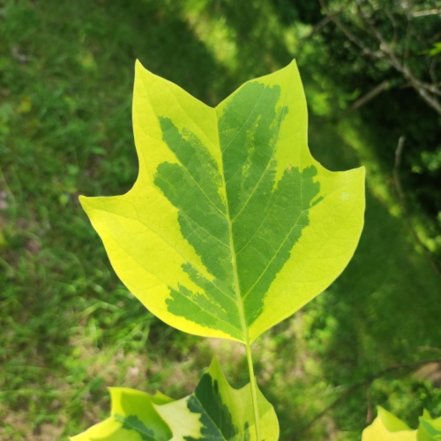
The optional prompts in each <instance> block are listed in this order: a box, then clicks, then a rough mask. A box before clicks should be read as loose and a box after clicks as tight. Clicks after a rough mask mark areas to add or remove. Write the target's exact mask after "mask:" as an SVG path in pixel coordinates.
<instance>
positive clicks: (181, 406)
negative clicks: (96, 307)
mask: <svg viewBox="0 0 441 441" xmlns="http://www.w3.org/2000/svg"><path fill="white" fill-rule="evenodd" d="M249 387H250V386H249V384H248V385H246V386H244V387H243V388H241V389H238V390H237V389H234V388H232V387H231V386H230V385H229V384H228V382H227V380H226V379H225V377H224V375H223V373H222V371H221V369H220V367H219V365H218V363H217V362H216V361H215V360H214V361H213V362H212V364H211V366H210V368H209V370H208V371H207V372H206V373H205V374H204V375H203V376H202V378H201V380H200V382H199V384H198V386H197V387H196V390H195V392H194V393H193V394H191V395H189V396H188V397H185V398H182V399H180V400H176V401H174V400H171V399H169V398H167V397H165V396H162V395H155V396H151V395H149V394H147V393H143V392H139V391H136V390H133V389H127V388H112V389H111V390H110V393H111V400H112V409H111V415H110V417H109V418H107V419H106V420H104V421H103V422H101V423H98V424H96V425H95V426H92V427H91V428H90V429H88V430H86V431H85V432H83V433H82V434H80V435H77V436H74V437H72V438H71V441H121V440H124V441H167V440H172V441H196V440H200V441H224V440H225V441H253V440H255V430H254V417H253V408H252V404H251V398H250V397H251V394H250V391H249ZM258 406H259V412H260V419H261V426H262V428H263V433H262V439H263V440H265V441H277V440H278V437H279V425H278V421H277V416H276V414H275V412H274V409H273V407H272V406H271V404H270V403H269V402H268V401H267V400H266V399H265V398H264V396H263V395H262V394H261V393H260V392H259V395H258Z"/></svg>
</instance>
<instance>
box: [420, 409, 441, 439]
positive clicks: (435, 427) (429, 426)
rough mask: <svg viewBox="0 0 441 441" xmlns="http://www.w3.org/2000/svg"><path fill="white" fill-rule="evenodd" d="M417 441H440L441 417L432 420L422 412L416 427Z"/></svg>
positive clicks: (426, 413)
mask: <svg viewBox="0 0 441 441" xmlns="http://www.w3.org/2000/svg"><path fill="white" fill-rule="evenodd" d="M418 441H441V417H439V418H432V416H431V415H430V414H429V412H427V411H424V414H423V416H422V417H420V425H419V427H418Z"/></svg>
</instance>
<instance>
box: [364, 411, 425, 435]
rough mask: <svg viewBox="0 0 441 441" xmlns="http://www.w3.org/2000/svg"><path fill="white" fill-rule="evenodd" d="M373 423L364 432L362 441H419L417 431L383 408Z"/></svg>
mask: <svg viewBox="0 0 441 441" xmlns="http://www.w3.org/2000/svg"><path fill="white" fill-rule="evenodd" d="M377 412H378V415H377V417H376V418H375V420H374V421H373V423H372V424H371V425H370V426H368V427H366V429H364V431H363V435H362V438H361V439H362V441H417V439H418V438H417V431H416V430H411V429H410V428H409V426H407V424H405V423H404V422H403V421H401V420H400V419H398V418H397V417H396V416H395V415H393V414H391V413H390V412H388V411H387V410H385V409H383V408H382V407H378V408H377Z"/></svg>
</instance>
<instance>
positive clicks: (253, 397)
mask: <svg viewBox="0 0 441 441" xmlns="http://www.w3.org/2000/svg"><path fill="white" fill-rule="evenodd" d="M245 350H246V354H247V365H248V375H249V377H250V386H251V401H252V403H253V409H254V427H255V430H256V441H261V438H260V417H259V407H258V402H257V383H256V376H255V375H254V366H253V357H252V353H251V344H250V343H246V344H245Z"/></svg>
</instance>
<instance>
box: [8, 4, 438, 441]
mask: <svg viewBox="0 0 441 441" xmlns="http://www.w3.org/2000/svg"><path fill="white" fill-rule="evenodd" d="M136 58H139V59H140V60H141V61H142V63H143V64H144V65H145V66H146V67H147V68H148V69H150V70H151V71H153V72H155V73H157V74H159V75H161V76H164V77H166V78H167V79H170V80H172V81H174V82H176V83H177V84H179V85H180V86H182V87H184V88H185V89H186V90H188V91H189V92H191V93H192V94H193V95H195V96H196V97H198V98H199V99H201V100H203V101H205V102H207V103H209V104H211V105H215V104H216V103H218V102H219V101H220V100H222V99H223V98H224V97H225V96H226V95H228V94H229V93H231V92H232V91H233V90H234V89H235V88H236V87H238V86H239V85H240V84H241V83H242V82H243V81H245V80H247V79H250V78H252V77H255V76H258V75H262V74H265V73H269V72H272V71H274V70H276V69H278V68H280V67H282V66H284V65H286V64H287V63H289V62H290V60H291V59H292V58H296V59H297V62H298V65H299V69H300V72H301V75H302V78H303V81H304V86H305V91H306V97H307V101H308V106H309V118H310V127H309V140H310V146H311V150H312V152H313V154H314V155H315V157H316V158H317V159H318V160H319V161H320V162H322V163H323V164H324V165H325V166H327V167H328V168H330V169H332V170H343V169H346V168H349V167H354V166H357V165H359V164H363V165H365V166H366V167H367V212H366V226H365V229H364V233H363V236H362V239H361V242H360V245H359V248H358V251H357V253H356V255H355V257H354V259H353V261H352V262H351V263H350V265H349V267H348V268H347V270H346V271H345V272H344V274H343V275H342V276H341V277H340V278H339V279H338V280H337V281H336V282H335V283H334V284H333V285H332V286H331V287H330V288H329V289H328V291H327V292H326V293H325V294H323V295H321V296H319V297H318V298H317V299H315V300H314V301H312V302H311V303H310V304H309V305H307V307H305V308H304V309H303V310H302V311H300V312H299V313H297V314H296V315H295V316H294V317H293V318H291V319H289V320H287V321H285V322H283V323H282V324H280V325H278V326H277V327H276V328H274V329H273V330H271V331H270V332H268V333H267V334H266V335H265V336H264V337H263V338H261V339H260V340H259V341H258V343H257V344H256V347H255V352H256V356H255V358H256V360H257V366H256V370H257V375H258V379H259V384H260V386H261V388H262V389H263V391H264V393H265V394H266V396H267V397H268V398H269V399H270V400H271V401H272V402H273V403H274V405H275V408H276V411H277V413H278V415H279V418H280V424H281V430H282V432H281V440H283V441H285V440H299V441H301V440H314V441H321V440H323V441H325V440H326V441H327V440H331V441H332V440H338V441H343V440H345V441H346V440H348V441H349V440H351V441H352V440H359V439H360V433H361V430H362V429H363V427H365V425H366V424H367V423H368V422H370V421H371V420H372V418H373V417H374V416H375V406H376V405H382V406H384V407H386V408H387V409H388V410H390V411H392V412H394V413H396V414H397V415H399V416H400V417H401V418H403V419H405V420H407V421H408V422H409V423H411V424H413V425H415V424H416V422H417V417H418V415H419V414H421V412H422V409H423V408H426V409H428V410H429V411H430V412H431V413H432V414H433V415H434V416H441V389H440V387H441V325H440V323H441V320H440V317H441V278H440V274H441V193H440V187H441V179H440V178H441V68H440V66H441V5H440V3H439V1H438V0H432V1H429V0H427V1H426V0H418V1H416V0H415V1H412V0H400V1H398V0H381V1H380V0H358V1H346V0H322V1H317V0H311V1H301V0H297V1H296V0H291V1H289V0H248V1H237V0H180V1H173V0H163V1H154V0H136V1H135V0H124V1H123V0H112V1H110V0H108V1H106V0H95V1H90V0H87V1H86V0H76V1H63V2H60V1H56V0H45V1H33V0H3V1H1V2H0V439H1V440H4V441H16V440H36V441H46V440H47V441H49V440H56V439H59V440H67V437H68V435H72V434H75V433H78V432H79V431H82V430H84V429H85V428H86V427H88V426H89V425H91V424H92V423H95V422H97V421H98V420H99V419H101V418H103V417H105V416H106V415H107V414H108V411H109V398H108V394H107V391H106V387H108V386H113V385H118V386H128V387H136V388H139V389H142V390H146V391H149V392H154V391H155V390H157V389H160V390H162V391H163V392H165V393H167V394H168V395H171V396H173V397H176V398H178V397H181V396H183V395H184V394H188V393H189V392H191V391H192V390H193V388H194V386H195V384H196V383H197V380H198V378H199V376H200V374H201V370H202V369H203V368H205V367H207V366H208V364H209V362H210V359H211V357H212V355H213V354H216V355H217V357H218V358H219V359H220V361H221V363H222V365H223V366H224V369H225V371H226V374H227V376H228V378H229V380H230V381H231V382H232V383H233V384H234V385H236V386H240V385H242V384H244V382H246V381H247V378H246V369H245V360H244V357H243V351H242V348H241V347H239V346H238V345H234V344H230V343H227V342H222V341H218V340H204V339H200V338H197V337H193V336H189V335H185V334H182V333H180V332H178V331H175V330H173V329H171V328H169V327H167V326H166V325H164V324H163V323H161V322H160V321H159V320H157V319H155V318H154V317H152V316H151V315H150V314H149V313H148V312H147V311H146V310H145V309H144V308H143V307H142V306H141V304H140V303H139V302H138V301H137V300H136V299H135V298H134V297H133V296H132V295H131V294H130V293H129V292H127V290H126V289H125V288H124V286H123V285H122V284H121V283H120V282H119V281H118V279H117V278H116V276H115V275H114V273H113V271H112V269H111V267H110V265H109V263H108V260H107V257H106V255H105V252H104V249H103V247H102V244H101V242H100V240H99V239H98V237H97V235H96V234H95V232H94V231H93V229H92V227H91V226H90V224H89V222H88V220H87V219H86V216H85V214H84V213H83V212H82V210H81V209H80V206H79V204H78V195H79V194H87V195H112V194H118V193H121V192H124V191H126V190H128V189H129V188H130V186H131V184H132V183H133V182H134V179H135V177H136V173H137V161H136V156H135V150H134V146H133V139H132V131H131V93H132V85H133V67H134V61H135V59H136Z"/></svg>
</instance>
